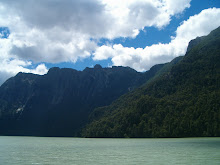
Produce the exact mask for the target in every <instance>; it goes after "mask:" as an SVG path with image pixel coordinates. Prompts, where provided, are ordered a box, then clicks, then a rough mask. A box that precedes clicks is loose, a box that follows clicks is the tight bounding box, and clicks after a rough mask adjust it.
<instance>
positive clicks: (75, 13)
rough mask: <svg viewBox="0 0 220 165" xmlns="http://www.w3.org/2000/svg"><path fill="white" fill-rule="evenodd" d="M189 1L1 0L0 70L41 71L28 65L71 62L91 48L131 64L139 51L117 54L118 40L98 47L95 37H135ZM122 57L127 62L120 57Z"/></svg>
mask: <svg viewBox="0 0 220 165" xmlns="http://www.w3.org/2000/svg"><path fill="white" fill-rule="evenodd" d="M190 1H191V0H179V1H174V0H126V1H124V0H117V1H115V0H92V1H91V0H80V1H76V0H56V1H51V0H37V1H36V0H19V1H18V0H1V1H0V27H6V28H8V29H9V30H10V35H9V36H7V37H2V36H3V35H2V34H1V36H0V54H1V56H0V66H1V67H0V72H1V74H3V73H5V75H14V74H15V73H17V72H19V71H23V72H32V73H41V74H43V73H46V71H47V68H46V66H45V65H43V64H42V65H39V66H38V67H37V68H35V69H32V70H31V69H28V67H29V66H31V65H32V63H43V62H48V63H59V62H73V63H74V62H76V61H77V60H79V59H84V58H88V57H91V55H92V54H93V52H94V51H96V53H95V54H96V55H95V57H94V59H97V60H98V59H99V60H101V59H106V58H112V61H113V62H114V64H116V65H119V64H123V65H127V64H129V66H133V65H137V64H132V59H133V60H134V59H135V61H136V62H135V63H137V62H138V61H140V62H141V61H142V60H143V59H142V57H139V56H138V55H135V56H133V55H131V54H128V55H127V56H126V55H125V54H123V55H122V54H121V55H120V56H118V53H120V52H124V53H126V52H127V51H128V50H127V49H126V50H122V49H123V48H121V46H120V45H115V46H113V47H109V45H106V47H104V46H102V47H101V48H100V47H99V46H98V44H97V43H98V41H99V39H101V38H106V39H115V38H117V37H131V38H135V37H136V36H137V35H138V34H139V31H140V30H143V29H144V27H150V26H154V27H156V28H163V27H164V26H166V25H168V24H169V22H170V19H171V17H172V16H173V15H175V14H179V13H181V12H183V11H184V10H185V9H186V8H189V7H190ZM116 49H118V50H117V51H115V50H116ZM130 49H132V48H130ZM132 50H133V52H137V50H134V49H132ZM102 51H103V54H101V52H102ZM136 54H137V53H136ZM128 56H129V59H130V60H128V59H127V57H128ZM120 57H121V58H120ZM122 59H124V60H125V61H127V62H119V61H120V60H122ZM29 68H30V67H29ZM135 68H136V67H135ZM141 68H143V67H141ZM2 77H4V76H2ZM6 77H7V76H6Z"/></svg>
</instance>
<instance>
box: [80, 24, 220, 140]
mask: <svg viewBox="0 0 220 165" xmlns="http://www.w3.org/2000/svg"><path fill="white" fill-rule="evenodd" d="M82 135H83V136H84V137H196V136H220V27H219V28H218V29H216V30H214V31H212V32H211V33H210V34H209V35H208V36H204V37H199V38H196V39H195V40H192V41H191V42H190V43H189V46H188V50H187V53H186V55H185V56H184V57H182V58H181V59H177V61H175V60H174V61H173V62H171V63H170V64H167V65H165V66H164V67H163V68H162V69H161V70H160V71H159V72H158V73H157V75H155V77H154V78H152V79H151V80H150V81H148V82H146V83H145V84H144V85H142V86H141V87H140V88H137V89H135V90H134V91H132V92H129V93H128V94H125V95H123V96H121V97H120V98H119V99H117V100H116V101H114V102H113V103H112V104H111V105H110V106H105V107H101V108H97V109H95V110H94V111H93V112H92V113H91V115H90V124H88V125H87V127H86V128H84V130H83V132H82Z"/></svg>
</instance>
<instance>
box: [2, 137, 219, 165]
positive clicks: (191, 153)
mask: <svg viewBox="0 0 220 165" xmlns="http://www.w3.org/2000/svg"><path fill="white" fill-rule="evenodd" d="M32 164H39V165H108V164H110V165H133V164H137V165H142V164H143V165H147V164H152V165H157V164H158V165H163V164H168V165H178V164H186V165H203V164H204V165H208V164H210V165H215V164H216V165H217V164H218V165H219V164H220V138H168V139H160V138H158V139H104V138H100V139H99V138H98V139H90V138H48V137H17V136H10V137H9V136H0V165H32Z"/></svg>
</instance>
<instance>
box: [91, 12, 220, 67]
mask: <svg viewBox="0 0 220 165" xmlns="http://www.w3.org/2000/svg"><path fill="white" fill-rule="evenodd" d="M173 12H174V11H173ZM219 18H220V9H217V8H210V9H206V10H203V11H202V12H201V13H199V14H198V15H194V16H191V17H190V18H189V19H188V20H186V21H184V22H182V24H181V25H180V26H179V27H178V28H177V30H176V37H172V40H171V42H170V43H168V44H161V43H159V44H154V45H152V46H147V47H145V48H137V49H135V48H132V47H130V48H128V47H123V46H122V45H120V44H116V45H108V46H106V45H104V46H101V47H99V48H97V49H96V51H95V53H94V54H93V59H94V60H104V59H107V58H111V60H112V62H113V65H117V66H121V65H122V66H130V67H132V68H134V69H136V70H138V71H146V70H148V69H150V67H151V66H153V65H155V64H158V63H165V62H169V61H170V60H172V59H173V58H174V57H177V56H180V55H184V54H185V53H186V49H187V46H188V43H189V41H190V40H192V39H194V38H196V37H198V36H204V35H207V34H209V33H210V32H211V31H212V30H214V29H215V28H217V27H219V26H220V19H219Z"/></svg>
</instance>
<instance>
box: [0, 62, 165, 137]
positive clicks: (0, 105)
mask: <svg viewBox="0 0 220 165" xmlns="http://www.w3.org/2000/svg"><path fill="white" fill-rule="evenodd" d="M163 66H164V65H163V64H161V65H156V66H154V67H152V68H151V69H150V70H149V71H148V72H145V73H139V72H137V71H135V70H133V69H131V68H129V67H112V68H102V67H101V66H100V65H95V67H94V68H86V69H85V70H83V71H76V70H74V69H67V68H63V69H60V68H51V69H50V70H49V71H48V73H47V74H46V75H43V76H40V75H34V74H30V73H18V74H17V75H16V76H15V77H12V78H10V79H8V80H7V81H6V82H5V83H4V84H2V86H1V87H0V135H33V136H78V132H79V131H80V130H81V128H82V127H84V126H85V124H87V121H88V116H89V114H90V113H91V112H92V111H93V109H94V108H97V107H101V106H106V105H109V104H110V103H112V101H114V100H116V99H117V98H118V97H120V96H121V95H123V94H125V93H127V92H129V91H132V90H134V89H135V88H137V87H138V86H140V85H142V84H143V83H145V82H146V81H148V80H149V79H150V78H152V77H153V76H154V75H156V73H157V72H158V71H159V70H161V68H163Z"/></svg>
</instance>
